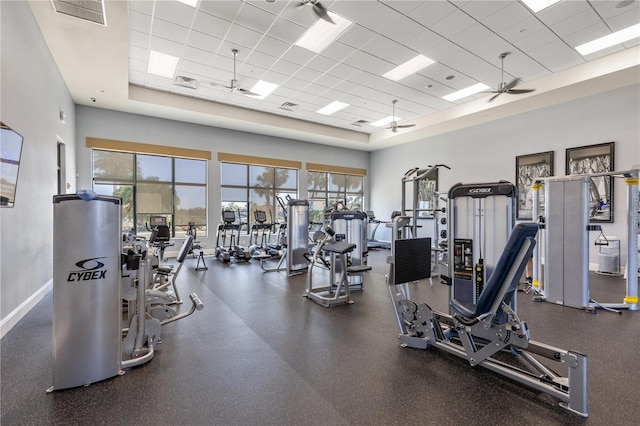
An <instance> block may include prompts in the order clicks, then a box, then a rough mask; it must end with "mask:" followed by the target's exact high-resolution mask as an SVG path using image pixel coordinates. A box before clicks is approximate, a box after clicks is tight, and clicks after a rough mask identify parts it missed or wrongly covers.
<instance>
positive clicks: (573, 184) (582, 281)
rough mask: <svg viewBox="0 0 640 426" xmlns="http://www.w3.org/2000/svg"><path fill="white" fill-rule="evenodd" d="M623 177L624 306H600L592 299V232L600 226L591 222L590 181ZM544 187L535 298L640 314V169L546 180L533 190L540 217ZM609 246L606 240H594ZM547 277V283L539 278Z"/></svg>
mask: <svg viewBox="0 0 640 426" xmlns="http://www.w3.org/2000/svg"><path fill="white" fill-rule="evenodd" d="M604 176H608V177H610V178H611V179H624V182H625V184H626V185H627V215H626V216H627V217H626V222H627V229H626V231H627V232H626V234H627V235H626V242H627V250H626V258H627V268H626V278H625V280H626V286H625V295H624V296H623V298H622V301H621V302H612V303H601V302H598V301H595V300H593V299H592V298H591V297H590V295H589V232H590V231H600V233H601V235H603V234H602V225H600V224H593V223H591V222H590V214H589V188H590V185H592V183H591V180H592V178H597V177H604ZM542 185H544V188H545V212H544V224H543V227H542V229H543V235H544V244H542V246H543V247H542V253H543V254H544V272H543V273H541V269H542V267H541V266H542V265H541V264H542V262H541V258H542V253H541V252H538V253H534V268H533V288H534V291H535V294H536V297H535V300H538V301H548V302H551V303H556V304H559V305H564V306H570V307H573V308H578V309H585V310H587V311H588V312H591V313H595V312H596V309H597V308H603V309H607V310H614V311H615V310H619V309H628V310H630V311H637V310H640V305H639V304H638V275H637V273H635V271H637V269H638V257H637V256H638V234H637V229H638V228H637V227H638V210H637V209H638V170H627V171H619V172H609V173H600V174H590V175H575V176H565V177H558V178H545V179H540V180H538V181H536V182H535V183H534V184H533V186H532V189H533V215H534V217H538V216H539V215H540V189H541V187H542ZM596 243H597V244H606V243H607V242H606V238H604V239H598V240H596ZM542 275H543V280H540V277H541V276H542Z"/></svg>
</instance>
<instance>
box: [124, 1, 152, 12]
mask: <svg viewBox="0 0 640 426" xmlns="http://www.w3.org/2000/svg"><path fill="white" fill-rule="evenodd" d="M131 11H136V12H141V13H146V14H147V15H151V14H152V13H153V2H151V1H148V0H130V1H129V13H131Z"/></svg>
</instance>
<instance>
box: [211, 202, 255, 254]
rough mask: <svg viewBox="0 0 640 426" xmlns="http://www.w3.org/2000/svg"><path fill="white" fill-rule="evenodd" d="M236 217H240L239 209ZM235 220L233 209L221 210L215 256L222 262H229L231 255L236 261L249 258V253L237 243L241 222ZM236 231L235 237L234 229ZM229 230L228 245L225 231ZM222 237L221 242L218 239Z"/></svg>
mask: <svg viewBox="0 0 640 426" xmlns="http://www.w3.org/2000/svg"><path fill="white" fill-rule="evenodd" d="M238 217H240V211H238ZM235 222H236V213H235V212H234V211H233V210H222V223H221V224H220V225H218V231H217V233H216V257H217V258H218V260H220V261H221V262H224V263H229V262H230V261H231V258H232V257H233V258H234V259H235V260H236V261H246V262H248V261H249V260H251V253H249V251H247V250H245V248H244V247H242V246H241V245H240V244H239V241H240V228H242V225H243V223H242V222H240V221H239V222H238V223H235ZM236 230H237V231H238V235H237V239H236V234H235V232H234V231H236ZM228 231H230V232H229V245H228V246H227V245H226V242H227V232H228ZM221 239H222V244H221V243H220V240H221Z"/></svg>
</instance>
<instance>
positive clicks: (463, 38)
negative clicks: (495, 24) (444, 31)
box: [449, 22, 494, 47]
mask: <svg viewBox="0 0 640 426" xmlns="http://www.w3.org/2000/svg"><path fill="white" fill-rule="evenodd" d="M492 35H494V33H493V31H491V30H489V29H487V27H485V26H484V25H483V24H481V23H479V22H475V23H474V24H472V25H470V26H468V27H467V28H465V29H464V30H462V31H460V32H457V33H455V34H453V35H451V36H449V40H451V41H452V42H454V43H456V44H457V45H459V46H461V47H467V46H471V45H473V44H475V43H478V42H479V41H482V40H485V39H487V38H489V37H491V36H492Z"/></svg>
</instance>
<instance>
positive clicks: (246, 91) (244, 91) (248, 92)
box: [237, 87, 260, 96]
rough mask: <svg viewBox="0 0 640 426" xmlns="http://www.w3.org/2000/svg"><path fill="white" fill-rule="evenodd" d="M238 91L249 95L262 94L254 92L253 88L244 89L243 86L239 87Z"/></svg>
mask: <svg viewBox="0 0 640 426" xmlns="http://www.w3.org/2000/svg"><path fill="white" fill-rule="evenodd" d="M237 90H238V92H242V94H243V95H247V96H260V95H259V94H257V93H254V92H252V91H251V90H247V89H243V88H241V87H238V88H237Z"/></svg>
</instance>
